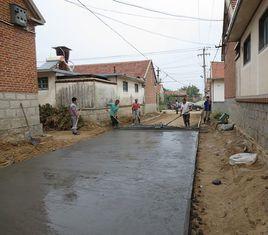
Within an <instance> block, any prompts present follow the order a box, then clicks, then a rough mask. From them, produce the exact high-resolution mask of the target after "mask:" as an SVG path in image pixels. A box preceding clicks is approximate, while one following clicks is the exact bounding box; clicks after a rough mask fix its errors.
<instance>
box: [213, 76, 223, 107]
mask: <svg viewBox="0 0 268 235" xmlns="http://www.w3.org/2000/svg"><path fill="white" fill-rule="evenodd" d="M211 85H212V86H211V94H212V102H224V80H223V79H217V80H213V81H212V84H211Z"/></svg>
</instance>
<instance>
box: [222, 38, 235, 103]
mask: <svg viewBox="0 0 268 235" xmlns="http://www.w3.org/2000/svg"><path fill="white" fill-rule="evenodd" d="M235 45H236V43H235V42H230V43H227V45H226V47H225V61H224V74H225V77H224V85H225V88H224V89H225V99H230V98H235V91H236V81H235V50H234V47H235Z"/></svg>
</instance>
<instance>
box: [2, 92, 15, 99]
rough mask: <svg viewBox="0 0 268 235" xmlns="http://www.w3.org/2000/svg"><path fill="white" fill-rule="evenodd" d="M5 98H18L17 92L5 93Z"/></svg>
mask: <svg viewBox="0 0 268 235" xmlns="http://www.w3.org/2000/svg"><path fill="white" fill-rule="evenodd" d="M4 99H6V100H15V99H16V93H9V92H7V93H4Z"/></svg>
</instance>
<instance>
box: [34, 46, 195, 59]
mask: <svg viewBox="0 0 268 235" xmlns="http://www.w3.org/2000/svg"><path fill="white" fill-rule="evenodd" d="M197 49H198V48H197V47H196V48H185V49H173V50H164V51H151V52H144V54H145V55H151V56H155V55H170V54H185V53H189V52H194V51H196V50H197ZM137 56H139V54H122V55H113V56H98V57H84V58H74V59H72V61H83V60H101V59H117V58H126V57H137ZM37 62H45V61H44V60H38V61H37ZM173 63H174V62H173Z"/></svg>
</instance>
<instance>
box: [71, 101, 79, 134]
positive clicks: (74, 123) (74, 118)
mask: <svg viewBox="0 0 268 235" xmlns="http://www.w3.org/2000/svg"><path fill="white" fill-rule="evenodd" d="M69 110H70V115H71V120H72V133H73V134H74V135H79V133H78V132H77V123H78V120H79V113H78V109H77V98H76V97H73V98H72V103H71V104H70V109H69Z"/></svg>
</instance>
